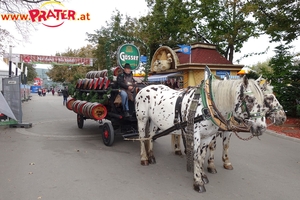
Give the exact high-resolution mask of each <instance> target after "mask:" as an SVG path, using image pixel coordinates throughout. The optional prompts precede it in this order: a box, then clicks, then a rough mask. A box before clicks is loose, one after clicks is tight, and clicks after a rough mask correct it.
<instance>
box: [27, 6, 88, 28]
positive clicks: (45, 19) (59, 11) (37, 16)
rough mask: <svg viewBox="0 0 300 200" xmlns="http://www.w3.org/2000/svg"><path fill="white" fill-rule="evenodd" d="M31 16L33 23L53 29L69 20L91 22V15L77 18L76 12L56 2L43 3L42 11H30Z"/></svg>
mask: <svg viewBox="0 0 300 200" xmlns="http://www.w3.org/2000/svg"><path fill="white" fill-rule="evenodd" d="M29 15H30V19H31V21H32V22H42V24H43V25H45V26H47V27H51V28H54V27H59V26H61V25H62V24H63V23H64V22H65V21H67V20H90V19H89V13H87V14H86V15H83V14H82V15H80V17H79V18H76V11H74V10H68V9H66V8H65V6H64V5H63V4H62V3H61V2H59V1H56V0H50V1H47V2H45V3H43V4H42V5H41V6H40V9H32V10H29Z"/></svg>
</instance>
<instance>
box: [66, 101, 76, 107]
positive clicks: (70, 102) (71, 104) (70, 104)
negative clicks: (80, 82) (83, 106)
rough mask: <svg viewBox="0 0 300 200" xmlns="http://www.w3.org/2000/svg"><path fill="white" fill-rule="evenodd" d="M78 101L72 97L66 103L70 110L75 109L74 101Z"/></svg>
mask: <svg viewBox="0 0 300 200" xmlns="http://www.w3.org/2000/svg"><path fill="white" fill-rule="evenodd" d="M75 101H76V99H74V98H70V99H68V100H67V104H66V107H67V108H68V109H69V110H73V108H72V107H73V103H74V102H75Z"/></svg>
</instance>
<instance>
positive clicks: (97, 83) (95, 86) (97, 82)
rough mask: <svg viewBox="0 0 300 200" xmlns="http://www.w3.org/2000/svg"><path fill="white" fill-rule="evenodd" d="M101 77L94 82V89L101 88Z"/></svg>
mask: <svg viewBox="0 0 300 200" xmlns="http://www.w3.org/2000/svg"><path fill="white" fill-rule="evenodd" d="M99 83H100V78H99V77H98V78H96V82H95V84H94V90H97V89H98V88H99Z"/></svg>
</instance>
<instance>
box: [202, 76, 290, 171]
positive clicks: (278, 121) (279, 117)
mask: <svg viewBox="0 0 300 200" xmlns="http://www.w3.org/2000/svg"><path fill="white" fill-rule="evenodd" d="M256 82H257V83H258V84H259V85H260V87H261V90H262V91H263V94H264V104H265V107H266V117H267V118H268V119H269V120H270V121H271V122H272V124H275V125H282V124H283V123H284V122H285V121H286V119H287V118H286V114H285V112H284V110H283V107H282V106H281V105H280V103H279V101H278V100H277V98H276V96H275V95H274V93H273V86H271V83H270V82H268V81H267V80H265V79H263V78H262V77H259V78H258V79H257V80H256ZM219 133H220V136H221V138H222V143H223V151H222V160H223V167H224V168H225V169H228V170H232V169H233V167H232V164H231V162H230V160H229V156H228V155H229V154H228V150H229V142H230V137H231V135H232V132H231V131H220V132H219ZM216 139H217V138H216V137H215V138H213V140H212V141H211V143H210V145H209V156H208V165H207V170H208V172H210V173H212V174H215V173H217V170H216V167H215V164H214V152H215V150H216Z"/></svg>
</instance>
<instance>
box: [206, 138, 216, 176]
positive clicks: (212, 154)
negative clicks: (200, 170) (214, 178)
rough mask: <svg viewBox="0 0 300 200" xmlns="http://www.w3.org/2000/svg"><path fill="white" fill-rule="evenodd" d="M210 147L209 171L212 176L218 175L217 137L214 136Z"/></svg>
mask: <svg viewBox="0 0 300 200" xmlns="http://www.w3.org/2000/svg"><path fill="white" fill-rule="evenodd" d="M208 147H209V157H208V161H207V162H208V164H207V171H208V172H209V173H211V174H216V173H217V169H216V166H215V162H214V161H215V150H216V147H217V136H214V137H213V138H212V140H211V142H210V143H209V145H208Z"/></svg>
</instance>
